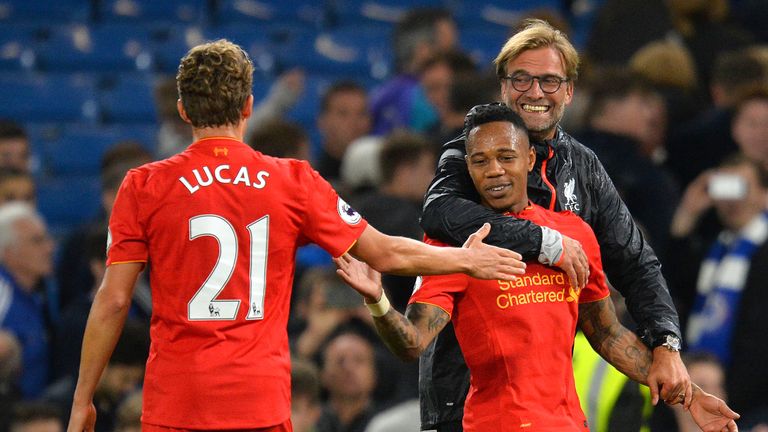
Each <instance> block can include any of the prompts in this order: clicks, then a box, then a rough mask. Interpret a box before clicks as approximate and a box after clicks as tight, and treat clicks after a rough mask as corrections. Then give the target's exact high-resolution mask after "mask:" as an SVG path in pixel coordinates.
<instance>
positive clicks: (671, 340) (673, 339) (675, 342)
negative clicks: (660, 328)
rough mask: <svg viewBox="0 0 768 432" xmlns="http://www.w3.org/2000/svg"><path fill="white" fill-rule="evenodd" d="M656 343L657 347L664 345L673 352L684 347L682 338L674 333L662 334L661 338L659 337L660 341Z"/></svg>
mask: <svg viewBox="0 0 768 432" xmlns="http://www.w3.org/2000/svg"><path fill="white" fill-rule="evenodd" d="M659 342H661V343H659ZM655 345H656V347H660V346H663V347H664V348H666V349H668V350H670V351H673V352H680V349H681V348H682V344H681V343H680V338H679V337H677V336H675V335H673V334H666V335H664V336H662V337H661V338H659V339H658V342H656V344H655ZM654 348H655V347H654Z"/></svg>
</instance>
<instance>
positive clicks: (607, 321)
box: [579, 298, 739, 432]
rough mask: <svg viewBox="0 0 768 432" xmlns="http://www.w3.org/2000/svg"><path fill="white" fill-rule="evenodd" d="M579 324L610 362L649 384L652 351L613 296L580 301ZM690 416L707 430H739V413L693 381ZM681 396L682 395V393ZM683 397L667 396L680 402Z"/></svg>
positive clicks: (631, 377) (716, 431) (718, 431)
mask: <svg viewBox="0 0 768 432" xmlns="http://www.w3.org/2000/svg"><path fill="white" fill-rule="evenodd" d="M579 327H581V331H582V332H584V335H585V336H586V337H587V340H589V343H590V345H592V348H594V349H595V351H597V353H598V354H600V356H601V357H603V358H604V359H605V360H606V361H608V363H610V364H612V365H613V366H614V367H615V368H616V369H618V370H619V371H620V372H622V373H623V374H624V375H626V376H628V377H629V378H630V379H632V380H634V381H637V382H639V383H641V384H645V385H648V380H647V377H648V371H649V370H650V367H651V363H652V362H653V358H652V355H651V351H650V350H649V349H648V347H646V346H645V344H643V343H642V342H641V341H640V338H638V337H637V335H635V334H634V333H633V332H631V331H629V330H628V329H627V328H626V327H624V326H623V325H621V323H620V322H619V320H618V318H616V311H615V310H614V308H613V302H612V301H611V299H610V298H604V299H602V300H599V301H596V302H591V303H583V304H580V305H579ZM692 387H693V396H692V401H691V405H690V413H691V417H693V420H694V422H696V424H697V425H698V426H699V427H700V428H701V430H702V431H705V432H721V431H728V432H738V430H739V429H738V427H737V426H736V422H735V421H734V420H736V419H738V418H739V415H738V414H737V413H736V412H734V411H733V410H731V409H730V408H729V407H728V405H726V404H725V402H723V401H722V400H720V399H719V398H717V397H715V396H713V395H711V394H709V393H707V392H705V391H704V390H702V389H701V388H700V387H699V386H697V385H696V384H692ZM681 396H682V395H681ZM682 401H683V398H679V397H678V398H677V399H674V398H673V399H672V400H667V403H669V404H676V403H681V402H682Z"/></svg>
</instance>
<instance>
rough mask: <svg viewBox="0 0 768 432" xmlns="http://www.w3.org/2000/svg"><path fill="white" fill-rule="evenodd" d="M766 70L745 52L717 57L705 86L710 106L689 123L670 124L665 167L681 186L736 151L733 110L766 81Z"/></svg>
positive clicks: (735, 52)
mask: <svg viewBox="0 0 768 432" xmlns="http://www.w3.org/2000/svg"><path fill="white" fill-rule="evenodd" d="M767 77H768V68H767V67H766V66H765V65H763V63H761V61H760V60H758V59H756V58H755V57H754V56H753V55H752V54H750V52H749V51H733V52H727V53H723V54H722V55H720V56H718V57H717V60H716V61H715V65H714V68H713V71H712V83H711V85H710V87H709V89H710V95H711V97H712V103H713V106H712V107H711V108H710V109H708V110H707V111H704V112H702V113H701V114H700V115H698V116H697V117H696V118H695V119H693V120H691V121H690V122H687V123H683V124H680V125H670V127H671V128H672V130H671V133H670V139H669V142H668V143H667V149H668V151H669V158H668V166H669V168H670V169H671V170H672V172H673V173H674V174H675V176H677V180H678V181H679V182H680V184H682V185H686V184H689V183H690V182H691V181H693V179H694V178H696V177H697V176H698V175H699V174H701V173H702V172H703V171H704V170H706V169H709V168H713V167H715V166H717V165H718V164H719V163H720V162H721V161H722V160H723V158H725V156H727V155H728V154H731V153H733V152H735V151H736V150H737V147H736V143H735V142H734V141H733V137H732V136H731V121H732V119H733V109H734V107H735V105H736V103H737V102H738V100H739V98H740V95H742V94H744V92H745V91H748V90H749V89H751V88H753V87H754V86H755V85H760V84H763V85H765V83H767V82H768V78H767Z"/></svg>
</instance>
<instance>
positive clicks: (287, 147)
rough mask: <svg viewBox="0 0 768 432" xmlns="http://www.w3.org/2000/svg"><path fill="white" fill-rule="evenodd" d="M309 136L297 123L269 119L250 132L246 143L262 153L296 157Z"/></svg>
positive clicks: (281, 156)
mask: <svg viewBox="0 0 768 432" xmlns="http://www.w3.org/2000/svg"><path fill="white" fill-rule="evenodd" d="M308 142H309V136H308V135H307V132H306V131H305V130H304V128H302V127H301V125H299V124H298V123H292V122H287V121H284V120H273V121H270V122H268V123H266V124H264V125H262V126H261V127H259V128H258V129H256V130H255V131H253V134H251V136H250V139H249V140H248V145H250V146H251V148H253V149H254V150H258V151H260V152H262V153H264V154H267V155H270V156H275V157H280V158H285V157H296V156H297V155H298V153H299V150H300V149H301V146H302V144H305V143H308Z"/></svg>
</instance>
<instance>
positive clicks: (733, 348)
mask: <svg viewBox="0 0 768 432" xmlns="http://www.w3.org/2000/svg"><path fill="white" fill-rule="evenodd" d="M766 198H768V171H766V169H765V168H764V167H762V166H761V165H760V163H759V162H757V161H755V160H752V159H749V158H748V157H747V156H745V155H743V154H736V155H734V156H731V157H729V158H727V159H726V160H725V161H724V162H723V163H722V164H721V165H720V167H719V168H717V169H715V170H710V171H706V172H704V173H703V174H701V175H700V176H699V177H698V178H696V179H695V180H694V181H693V182H692V183H691V184H690V185H689V186H688V189H687V190H686V191H685V195H684V196H683V200H682V201H681V203H680V206H679V207H678V208H677V211H676V212H675V216H674V218H673V221H672V227H671V233H672V236H673V237H675V238H677V239H678V243H680V245H685V246H687V250H686V249H683V250H682V251H679V255H681V256H686V257H689V258H690V257H697V256H702V255H703V260H696V262H697V263H699V262H700V263H701V267H700V269H699V270H698V281H697V283H696V284H695V286H696V293H695V294H693V293H689V294H688V301H687V302H688V303H690V302H691V301H692V302H693V304H692V309H691V314H690V318H689V320H688V326H687V332H686V336H687V338H686V339H687V341H688V343H689V348H690V349H691V350H692V351H706V352H710V353H712V354H715V355H716V356H717V357H718V358H719V359H720V361H721V362H722V363H723V365H724V366H725V368H726V377H727V378H726V387H727V390H728V397H729V401H730V402H731V403H732V406H733V407H734V409H736V410H738V411H740V412H742V413H744V414H745V417H744V421H745V423H749V418H750V414H749V412H750V411H754V410H757V409H758V408H760V407H763V408H764V407H766V406H768V396H766V394H765V389H766V388H768V370H766V368H765V366H764V364H763V362H764V361H765V360H764V359H765V358H766V356H768V345H766V344H764V343H757V342H756V341H759V340H763V339H764V337H765V334H768V321H766V320H765V319H764V314H765V306H766V305H768V293H766V291H765V289H764V287H765V286H766V285H768V272H766V271H765V269H766V268H768V241H766V240H768V210H766ZM710 208H714V209H715V210H716V212H717V216H718V219H719V220H720V222H721V223H722V225H723V226H724V228H725V229H724V230H723V231H721V232H720V233H719V235H718V236H717V239H716V240H715V241H714V243H712V244H711V246H709V249H708V251H705V250H704V249H703V248H701V247H699V248H697V245H704V244H706V243H702V242H701V241H699V242H697V241H696V236H693V235H692V234H694V230H695V229H696V227H697V225H698V224H699V222H700V221H701V220H702V216H703V215H704V214H705V212H706V211H707V210H709V209H710ZM684 238H688V239H689V240H687V241H684V240H683V239H684ZM676 268H679V267H676ZM691 279H692V278H691ZM691 286H694V285H693V283H691ZM683 297H685V294H684V293H683ZM694 297H695V298H694ZM681 300H682V303H684V304H685V303H686V300H685V299H684V298H681Z"/></svg>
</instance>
